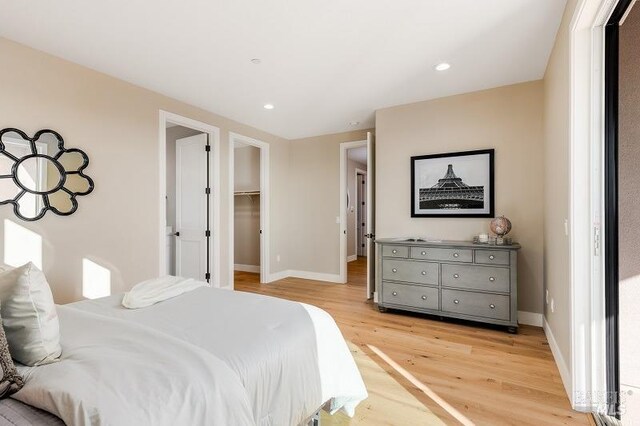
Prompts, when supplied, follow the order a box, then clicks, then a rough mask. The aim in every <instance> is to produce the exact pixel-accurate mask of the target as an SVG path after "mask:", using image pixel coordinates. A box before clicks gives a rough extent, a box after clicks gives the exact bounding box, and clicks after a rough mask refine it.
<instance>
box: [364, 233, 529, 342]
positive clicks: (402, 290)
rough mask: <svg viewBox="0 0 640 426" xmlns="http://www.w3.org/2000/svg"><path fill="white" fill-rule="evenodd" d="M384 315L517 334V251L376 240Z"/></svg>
mask: <svg viewBox="0 0 640 426" xmlns="http://www.w3.org/2000/svg"><path fill="white" fill-rule="evenodd" d="M376 244H377V246H378V247H377V248H378V250H377V256H378V259H377V264H376V268H377V271H376V291H377V293H378V308H379V309H380V311H381V312H385V311H386V310H387V308H389V309H399V310H404V311H411V312H422V313H426V314H431V315H438V316H440V317H451V318H460V319H465V320H471V321H478V322H484V323H491V324H497V325H504V326H506V327H508V331H509V332H510V333H516V332H517V331H518V291H517V290H518V273H517V271H518V249H520V245H518V244H512V245H508V246H507V245H504V246H498V245H483V244H474V243H471V242H465V241H443V242H427V241H422V240H420V239H411V238H410V239H407V238H402V239H401V238H398V239H391V238H390V239H378V240H376Z"/></svg>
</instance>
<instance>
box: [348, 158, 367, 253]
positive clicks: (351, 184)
mask: <svg viewBox="0 0 640 426" xmlns="http://www.w3.org/2000/svg"><path fill="white" fill-rule="evenodd" d="M356 169H360V170H364V171H365V172H366V171H367V165H366V164H362V163H358V162H357V161H353V160H350V159H347V191H348V192H349V197H350V199H351V206H350V207H349V208H347V256H355V255H356V253H357V251H356V240H357V235H356V234H357V231H358V228H357V226H356V214H357V212H358V210H357V206H356V204H355V203H356V199H357V198H358V193H357V190H358V189H357V187H358V186H357V185H356ZM362 201H363V200H357V202H358V203H361V202H362Z"/></svg>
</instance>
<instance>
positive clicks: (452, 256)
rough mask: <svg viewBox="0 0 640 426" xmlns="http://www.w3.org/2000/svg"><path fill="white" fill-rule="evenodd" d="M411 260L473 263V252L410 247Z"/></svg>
mask: <svg viewBox="0 0 640 426" xmlns="http://www.w3.org/2000/svg"><path fill="white" fill-rule="evenodd" d="M411 258H412V259H422V260H436V261H446V262H468V263H471V262H473V251H472V250H468V249H448V248H430V247H411Z"/></svg>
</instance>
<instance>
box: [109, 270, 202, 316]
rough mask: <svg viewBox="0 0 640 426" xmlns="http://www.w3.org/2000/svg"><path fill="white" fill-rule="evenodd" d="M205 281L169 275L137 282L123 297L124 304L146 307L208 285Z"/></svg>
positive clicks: (132, 307) (129, 306)
mask: <svg viewBox="0 0 640 426" xmlns="http://www.w3.org/2000/svg"><path fill="white" fill-rule="evenodd" d="M207 286H208V284H207V283H205V282H203V281H196V280H194V279H193V278H182V277H174V276H172V275H167V276H164V277H160V278H153V279H151V280H146V281H143V282H141V283H139V284H136V285H135V286H134V287H133V288H132V289H131V290H130V291H128V292H126V293H125V294H124V296H123V297H122V306H124V307H125V308H129V309H140V308H146V307H147V306H151V305H155V304H156V303H159V302H163V301H165V300H167V299H171V298H173V297H176V296H180V295H181V294H184V293H188V292H190V291H193V290H195V289H196V288H199V287H207Z"/></svg>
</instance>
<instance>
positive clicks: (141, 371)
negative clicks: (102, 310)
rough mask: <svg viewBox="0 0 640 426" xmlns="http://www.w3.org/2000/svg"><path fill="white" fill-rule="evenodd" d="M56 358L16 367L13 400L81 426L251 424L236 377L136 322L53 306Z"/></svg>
mask: <svg viewBox="0 0 640 426" xmlns="http://www.w3.org/2000/svg"><path fill="white" fill-rule="evenodd" d="M58 314H59V316H60V329H61V331H62V334H61V336H62V339H61V344H62V348H63V349H62V350H63V352H62V359H61V360H60V361H59V362H56V363H53V364H48V365H44V366H40V367H21V368H19V370H20V373H21V374H23V375H24V378H25V382H26V385H25V386H24V387H23V388H22V390H21V391H19V392H18V393H16V394H14V395H13V398H15V399H18V400H19V401H22V402H24V403H27V404H29V405H32V406H34V407H37V408H41V409H43V410H45V411H48V412H50V413H52V414H55V415H56V416H58V417H59V418H60V419H62V421H64V422H65V424H67V425H70V426H83V425H114V426H116V425H117V426H120V425H125V426H126V425H214V424H215V425H232V424H233V425H236V424H237V425H254V424H255V422H254V419H253V413H252V411H251V405H250V402H249V398H248V396H247V394H246V392H245V389H244V387H243V386H242V383H240V380H239V379H238V377H237V375H236V374H235V373H234V372H233V371H231V370H230V369H229V367H228V366H227V365H226V364H224V362H222V361H221V360H219V359H217V358H216V357H215V356H213V355H212V354H210V353H208V352H206V351H204V350H201V349H199V348H194V347H193V346H192V345H189V344H187V343H184V342H182V341H180V340H178V339H175V338H172V337H170V336H167V335H164V334H162V333H159V332H156V331H154V330H150V329H148V328H147V327H142V326H139V325H137V324H131V323H128V322H126V321H122V320H117V319H113V318H106V317H104V316H101V315H96V314H92V313H89V312H84V311H82V310H78V309H74V308H70V307H66V306H58Z"/></svg>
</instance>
